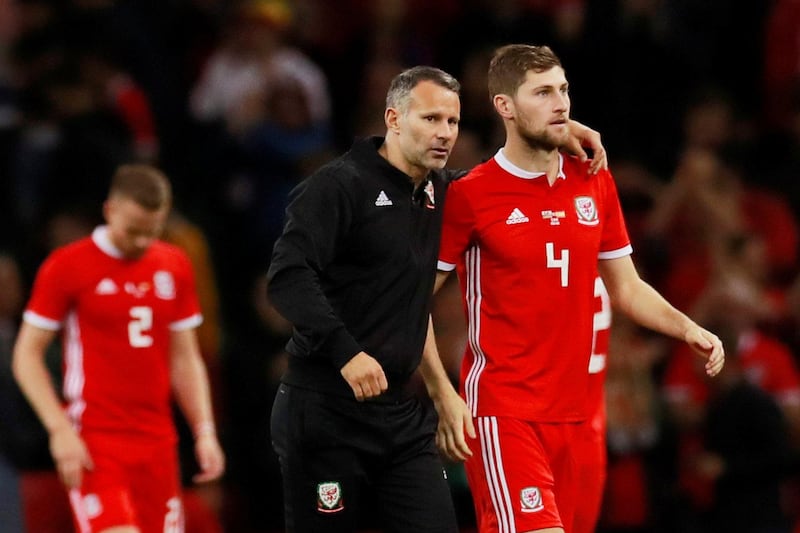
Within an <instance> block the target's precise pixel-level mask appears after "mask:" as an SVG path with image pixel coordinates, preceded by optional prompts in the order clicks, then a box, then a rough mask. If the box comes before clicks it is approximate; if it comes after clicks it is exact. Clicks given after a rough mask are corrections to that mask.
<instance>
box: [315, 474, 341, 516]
mask: <svg viewBox="0 0 800 533" xmlns="http://www.w3.org/2000/svg"><path fill="white" fill-rule="evenodd" d="M343 509H344V500H343V499H342V486H341V485H340V484H339V482H338V481H325V482H323V483H318V484H317V511H318V512H320V513H338V512H339V511H341V510H343Z"/></svg>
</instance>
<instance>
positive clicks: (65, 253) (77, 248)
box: [45, 237, 99, 267]
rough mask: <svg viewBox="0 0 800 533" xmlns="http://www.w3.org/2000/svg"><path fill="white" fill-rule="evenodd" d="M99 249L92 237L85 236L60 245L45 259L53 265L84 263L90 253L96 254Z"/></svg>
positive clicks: (78, 264)
mask: <svg viewBox="0 0 800 533" xmlns="http://www.w3.org/2000/svg"><path fill="white" fill-rule="evenodd" d="M98 251H99V248H98V247H97V245H96V244H95V243H94V241H92V238H91V237H83V238H81V239H78V240H76V241H73V242H70V243H67V244H64V245H62V246H59V247H58V248H56V249H55V250H53V251H52V252H50V254H49V255H48V256H47V258H46V259H45V262H46V263H49V264H51V265H58V266H59V267H65V266H67V265H70V264H75V265H77V266H82V265H84V264H85V263H84V261H85V260H86V257H87V256H88V255H92V254H95V253H97V252H98Z"/></svg>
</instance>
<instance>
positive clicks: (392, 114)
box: [383, 107, 400, 134]
mask: <svg viewBox="0 0 800 533" xmlns="http://www.w3.org/2000/svg"><path fill="white" fill-rule="evenodd" d="M383 121H384V122H385V123H386V130H387V131H388V132H391V133H394V134H397V133H399V132H400V113H399V112H398V111H397V109H395V108H393V107H387V108H386V111H384V113H383Z"/></svg>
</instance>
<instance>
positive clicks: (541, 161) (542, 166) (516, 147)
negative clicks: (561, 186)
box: [503, 138, 559, 185]
mask: <svg viewBox="0 0 800 533" xmlns="http://www.w3.org/2000/svg"><path fill="white" fill-rule="evenodd" d="M503 154H504V155H505V156H506V158H507V159H508V160H509V161H510V162H511V163H513V164H514V165H516V166H518V167H519V168H521V169H523V170H527V171H528V172H544V173H545V174H546V175H547V181H548V182H549V183H550V185H552V184H553V183H554V182H555V180H556V178H558V171H559V165H558V149H557V148H553V149H552V150H548V149H545V148H532V147H531V146H529V145H527V144H526V143H523V142H521V140H520V139H514V138H509V139H507V140H506V144H505V146H504V147H503Z"/></svg>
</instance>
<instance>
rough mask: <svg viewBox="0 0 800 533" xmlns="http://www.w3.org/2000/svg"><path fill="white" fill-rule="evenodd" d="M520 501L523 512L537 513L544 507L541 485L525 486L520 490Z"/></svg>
mask: <svg viewBox="0 0 800 533" xmlns="http://www.w3.org/2000/svg"><path fill="white" fill-rule="evenodd" d="M519 499H520V503H521V504H522V512H523V513H535V512H536V511H541V510H542V509H544V502H543V501H542V493H541V492H540V491H539V487H525V488H524V489H522V490H521V491H520V492H519Z"/></svg>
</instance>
